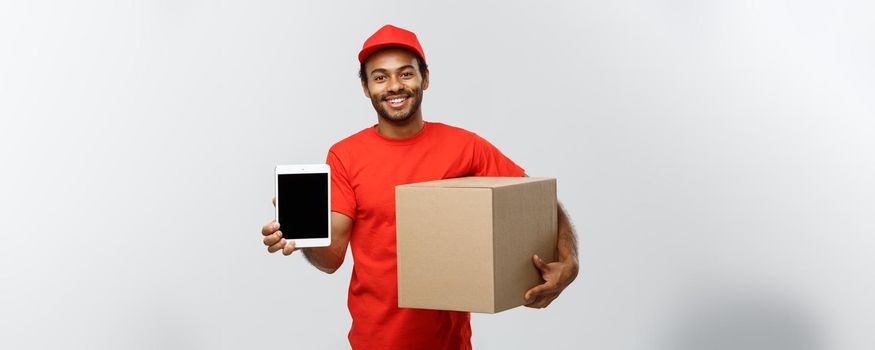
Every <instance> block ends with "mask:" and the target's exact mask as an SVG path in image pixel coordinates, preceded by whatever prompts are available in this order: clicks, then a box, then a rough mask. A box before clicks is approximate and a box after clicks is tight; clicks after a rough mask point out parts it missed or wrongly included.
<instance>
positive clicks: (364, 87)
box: [362, 81, 371, 98]
mask: <svg viewBox="0 0 875 350" xmlns="http://www.w3.org/2000/svg"><path fill="white" fill-rule="evenodd" d="M362 91H363V92H364V93H365V97H367V98H371V90H370V89H368V82H366V81H362Z"/></svg>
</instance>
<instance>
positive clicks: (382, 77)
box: [374, 75, 386, 81]
mask: <svg viewBox="0 0 875 350" xmlns="http://www.w3.org/2000/svg"><path fill="white" fill-rule="evenodd" d="M383 80H386V77H385V76H382V75H378V76H376V77H374V81H383Z"/></svg>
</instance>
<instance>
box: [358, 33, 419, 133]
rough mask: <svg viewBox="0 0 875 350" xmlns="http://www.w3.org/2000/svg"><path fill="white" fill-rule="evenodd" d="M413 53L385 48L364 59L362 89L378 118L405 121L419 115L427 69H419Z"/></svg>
mask: <svg viewBox="0 0 875 350" xmlns="http://www.w3.org/2000/svg"><path fill="white" fill-rule="evenodd" d="M416 58H417V57H416V54H414V53H412V52H410V51H407V50H404V49H400V48H394V47H393V48H386V49H382V50H380V51H377V52H375V53H374V54H372V55H371V56H370V57H368V59H367V60H366V61H365V70H364V73H365V74H366V75H365V79H364V81H362V89H364V92H365V96H367V97H368V98H370V99H371V104H373V105H374V109H376V110H377V114H379V115H380V118H382V119H384V120H386V121H390V122H405V121H407V120H409V119H411V117H417V118H418V119H422V113H421V111H420V109H419V106H420V104H422V91H424V90H425V89H427V88H428V71H426V72H424V73H421V72H420V69H419V68H420V67H419V64H418V63H417V60H416Z"/></svg>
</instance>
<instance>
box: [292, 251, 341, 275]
mask: <svg viewBox="0 0 875 350" xmlns="http://www.w3.org/2000/svg"><path fill="white" fill-rule="evenodd" d="M301 251H302V252H303V253H304V257H306V258H307V261H309V262H310V264H312V265H313V266H315V267H316V268H317V269H319V270H321V271H322V272H325V273H334V271H337V269H338V268H340V265H342V264H343V258H344V256H343V255H341V254H340V253H339V252H337V251H336V249H333V248H332V247H330V246H329V247H318V248H302V249H301Z"/></svg>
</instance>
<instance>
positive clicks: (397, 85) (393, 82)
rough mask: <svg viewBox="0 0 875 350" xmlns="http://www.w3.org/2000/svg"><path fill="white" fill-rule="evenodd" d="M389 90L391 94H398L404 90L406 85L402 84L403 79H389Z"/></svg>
mask: <svg viewBox="0 0 875 350" xmlns="http://www.w3.org/2000/svg"><path fill="white" fill-rule="evenodd" d="M388 88H389V91H391V92H398V91H401V90H402V89H404V85H403V84H401V79H399V78H398V77H391V78H389V86H388Z"/></svg>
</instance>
